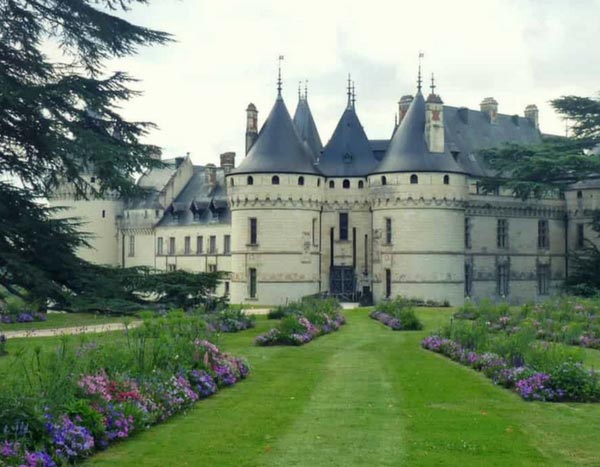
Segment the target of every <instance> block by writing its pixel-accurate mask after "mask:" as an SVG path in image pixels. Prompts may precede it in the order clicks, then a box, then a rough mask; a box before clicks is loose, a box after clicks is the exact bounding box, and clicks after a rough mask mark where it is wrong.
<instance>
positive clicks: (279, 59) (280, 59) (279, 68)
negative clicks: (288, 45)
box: [277, 55, 283, 99]
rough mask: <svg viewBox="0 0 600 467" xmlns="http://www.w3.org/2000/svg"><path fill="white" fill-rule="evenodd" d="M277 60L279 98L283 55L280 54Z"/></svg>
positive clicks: (279, 97)
mask: <svg viewBox="0 0 600 467" xmlns="http://www.w3.org/2000/svg"><path fill="white" fill-rule="evenodd" d="M277 61H278V66H277V98H278V99H281V62H282V61H283V55H280V56H279V58H278V59H277Z"/></svg>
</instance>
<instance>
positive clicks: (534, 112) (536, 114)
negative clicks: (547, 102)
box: [525, 104, 540, 130]
mask: <svg viewBox="0 0 600 467" xmlns="http://www.w3.org/2000/svg"><path fill="white" fill-rule="evenodd" d="M525 118H527V119H529V120H530V121H531V123H533V124H534V125H535V127H536V128H537V129H538V130H539V129H540V111H539V110H538V108H537V105H535V104H530V105H528V106H527V107H525Z"/></svg>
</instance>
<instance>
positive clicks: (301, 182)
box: [298, 177, 304, 186]
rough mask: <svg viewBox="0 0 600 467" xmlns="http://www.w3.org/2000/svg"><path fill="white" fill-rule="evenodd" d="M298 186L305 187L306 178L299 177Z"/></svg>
mask: <svg viewBox="0 0 600 467" xmlns="http://www.w3.org/2000/svg"><path fill="white" fill-rule="evenodd" d="M298 185H301V186H302V185H304V177H298Z"/></svg>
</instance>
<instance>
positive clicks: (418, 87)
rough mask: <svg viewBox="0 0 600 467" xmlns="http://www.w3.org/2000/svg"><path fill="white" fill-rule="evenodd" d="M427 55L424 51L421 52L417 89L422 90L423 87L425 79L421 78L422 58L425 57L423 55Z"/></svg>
mask: <svg viewBox="0 0 600 467" xmlns="http://www.w3.org/2000/svg"><path fill="white" fill-rule="evenodd" d="M424 56H425V54H424V53H423V52H419V76H418V78H417V91H418V92H421V87H422V83H423V80H422V78H421V60H422V59H423V57H424Z"/></svg>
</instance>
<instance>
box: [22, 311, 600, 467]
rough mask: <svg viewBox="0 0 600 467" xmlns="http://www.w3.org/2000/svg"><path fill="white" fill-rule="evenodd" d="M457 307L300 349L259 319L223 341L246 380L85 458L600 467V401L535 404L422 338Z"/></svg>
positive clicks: (361, 321)
mask: <svg viewBox="0 0 600 467" xmlns="http://www.w3.org/2000/svg"><path fill="white" fill-rule="evenodd" d="M452 311H453V310H451V309H419V310H418V315H419V317H420V318H421V319H422V320H423V322H424V323H425V330H424V331H421V332H394V331H391V330H390V329H388V328H386V327H384V326H383V325H381V324H379V323H377V322H376V321H374V320H371V319H369V318H368V316H367V313H368V311H367V310H364V309H362V310H360V309H359V310H353V311H349V312H346V314H347V316H348V318H349V319H348V325H347V326H345V327H344V328H343V329H342V330H341V331H339V332H337V333H334V334H332V335H329V336H325V337H321V338H319V339H317V340H316V341H314V342H312V343H310V344H308V345H307V346H304V347H300V348H296V347H273V348H271V347H267V348H264V347H254V346H253V345H252V341H253V339H254V337H255V336H256V335H257V334H258V333H260V332H263V331H265V330H266V329H268V327H269V326H270V324H271V323H269V322H267V320H266V319H265V318H264V317H260V318H258V320H257V327H256V329H254V330H251V331H246V332H243V333H239V334H234V335H225V336H223V337H222V338H221V339H220V342H219V344H220V345H221V346H222V347H223V348H224V349H225V350H227V351H230V352H232V353H235V354H241V355H245V356H246V357H247V358H248V359H249V361H250V363H251V365H252V369H253V373H252V375H251V376H250V378H249V379H248V380H247V381H244V382H242V383H241V384H239V385H237V386H235V387H234V388H231V389H228V390H224V391H222V392H221V393H219V394H218V395H217V396H215V397H213V398H211V399H208V400H206V401H203V402H201V403H199V404H197V405H196V407H195V408H194V409H193V410H191V411H190V412H189V413H187V414H185V415H182V416H178V417H176V418H174V419H172V420H171V421H170V422H168V423H165V424H163V425H161V426H157V427H154V428H152V429H151V430H149V431H148V432H145V433H142V434H140V435H138V436H136V437H135V438H134V439H131V440H128V441H126V442H124V443H122V444H120V445H118V446H114V447H112V448H110V449H108V450H107V451H105V452H102V453H100V454H98V455H97V456H95V457H94V458H92V459H90V460H89V461H88V462H87V463H86V465H90V466H115V465H118V466H125V467H126V466H136V467H137V466H139V465H144V466H165V465H168V466H171V465H177V466H186V465H187V466H344V467H349V466H398V465H406V466H455V465H456V466H484V465H485V466H496V465H497V466H507V465H510V466H538V465H547V466H561V467H562V466H569V465H588V466H592V465H600V450H599V449H598V446H599V445H600V426H599V423H600V422H599V420H600V405H592V404H549V403H534V402H525V401H523V400H521V399H520V398H519V397H518V396H517V395H516V394H514V393H512V392H510V391H508V390H505V389H503V388H499V387H496V386H494V385H493V384H492V383H491V382H490V381H489V380H488V379H486V378H485V377H484V376H482V375H481V374H479V373H477V372H475V371H473V370H470V369H468V368H466V367H463V366H460V365H458V364H456V363H454V362H452V361H450V360H448V359H446V358H444V357H442V356H440V355H437V354H434V353H432V352H428V351H425V350H423V349H421V348H420V346H419V342H420V340H421V338H422V337H423V336H424V335H426V334H427V333H429V332H431V331H432V330H435V329H436V328H437V327H439V326H440V325H442V324H443V323H445V322H447V320H448V319H449V317H450V315H451V313H452ZM17 344H18V343H15V345H17ZM590 355H591V358H593V359H595V357H596V356H597V354H590Z"/></svg>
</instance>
